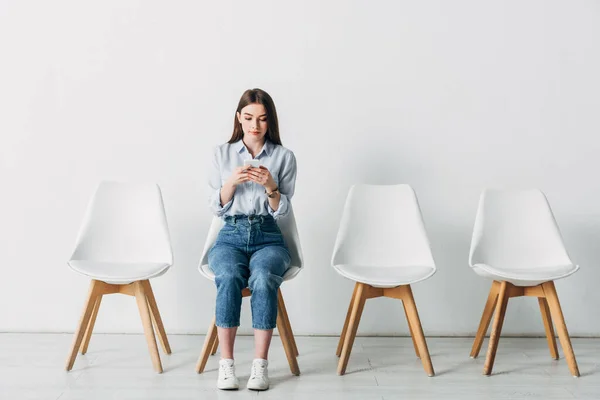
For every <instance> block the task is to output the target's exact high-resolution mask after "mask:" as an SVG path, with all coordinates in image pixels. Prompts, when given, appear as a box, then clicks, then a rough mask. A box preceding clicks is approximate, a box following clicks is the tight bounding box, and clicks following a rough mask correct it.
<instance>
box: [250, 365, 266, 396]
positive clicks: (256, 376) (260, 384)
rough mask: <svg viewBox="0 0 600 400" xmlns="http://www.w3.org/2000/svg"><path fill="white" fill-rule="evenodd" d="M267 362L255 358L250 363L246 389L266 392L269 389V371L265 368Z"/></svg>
mask: <svg viewBox="0 0 600 400" xmlns="http://www.w3.org/2000/svg"><path fill="white" fill-rule="evenodd" d="M268 365H269V362H268V361H267V360H263V359H261V358H255V359H254V361H252V371H251V372H250V379H248V389H250V390H267V389H268V388H269V371H268V370H267V366H268Z"/></svg>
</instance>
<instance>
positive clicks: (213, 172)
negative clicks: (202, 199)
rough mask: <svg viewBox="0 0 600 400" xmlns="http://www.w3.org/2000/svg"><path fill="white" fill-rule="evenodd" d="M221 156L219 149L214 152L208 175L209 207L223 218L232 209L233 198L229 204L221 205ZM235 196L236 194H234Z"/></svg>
mask: <svg viewBox="0 0 600 400" xmlns="http://www.w3.org/2000/svg"><path fill="white" fill-rule="evenodd" d="M220 161H221V154H220V152H219V148H218V147H217V148H216V149H215V151H214V154H213V158H212V162H211V165H210V168H209V174H208V186H209V193H210V195H209V198H208V205H209V207H210V209H211V211H212V212H213V213H214V214H215V215H216V216H217V217H222V216H223V214H225V213H226V212H227V210H229V209H230V208H231V204H232V203H233V197H232V198H231V200H229V202H228V203H227V204H223V205H221V168H220V165H221V162H220ZM234 196H235V194H234Z"/></svg>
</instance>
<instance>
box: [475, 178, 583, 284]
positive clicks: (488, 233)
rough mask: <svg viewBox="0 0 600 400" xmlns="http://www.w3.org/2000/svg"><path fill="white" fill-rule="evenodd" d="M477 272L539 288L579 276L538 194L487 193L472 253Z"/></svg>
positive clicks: (534, 191)
mask: <svg viewBox="0 0 600 400" xmlns="http://www.w3.org/2000/svg"><path fill="white" fill-rule="evenodd" d="M469 265H470V266H471V268H473V272H475V273H476V274H478V275H480V276H483V277H485V278H489V279H493V280H498V281H507V282H509V283H511V284H513V285H515V286H536V285H539V284H541V283H544V282H548V281H554V280H556V279H561V278H565V277H567V276H569V275H571V274H573V273H575V272H576V271H577V270H578V269H579V266H577V265H575V264H574V263H573V262H572V261H571V259H570V258H569V255H568V254H567V251H566V249H565V246H564V244H563V240H562V237H561V234H560V231H559V229H558V225H557V224H556V220H555V218H554V215H553V213H552V210H551V208H550V205H549V204H548V200H547V199H546V196H545V195H544V194H543V193H542V192H541V191H540V190H538V189H524V190H502V189H486V190H484V191H483V193H482V194H481V198H480V201H479V208H478V210H477V216H476V219H475V227H474V229H473V239H472V241H471V250H470V254H469Z"/></svg>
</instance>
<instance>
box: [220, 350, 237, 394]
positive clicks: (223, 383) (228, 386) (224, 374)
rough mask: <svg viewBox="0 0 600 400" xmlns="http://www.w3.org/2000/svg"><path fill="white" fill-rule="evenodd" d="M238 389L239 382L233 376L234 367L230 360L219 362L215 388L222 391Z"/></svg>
mask: <svg viewBox="0 0 600 400" xmlns="http://www.w3.org/2000/svg"><path fill="white" fill-rule="evenodd" d="M239 387H240V381H238V378H237V376H235V365H233V360H232V359H230V358H229V359H222V360H220V361H219V380H218V381H217V388H219V389H222V390H236V389H238V388H239Z"/></svg>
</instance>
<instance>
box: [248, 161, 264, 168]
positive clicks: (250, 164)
mask: <svg viewBox="0 0 600 400" xmlns="http://www.w3.org/2000/svg"><path fill="white" fill-rule="evenodd" d="M244 167H254V168H258V167H260V160H244Z"/></svg>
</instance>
